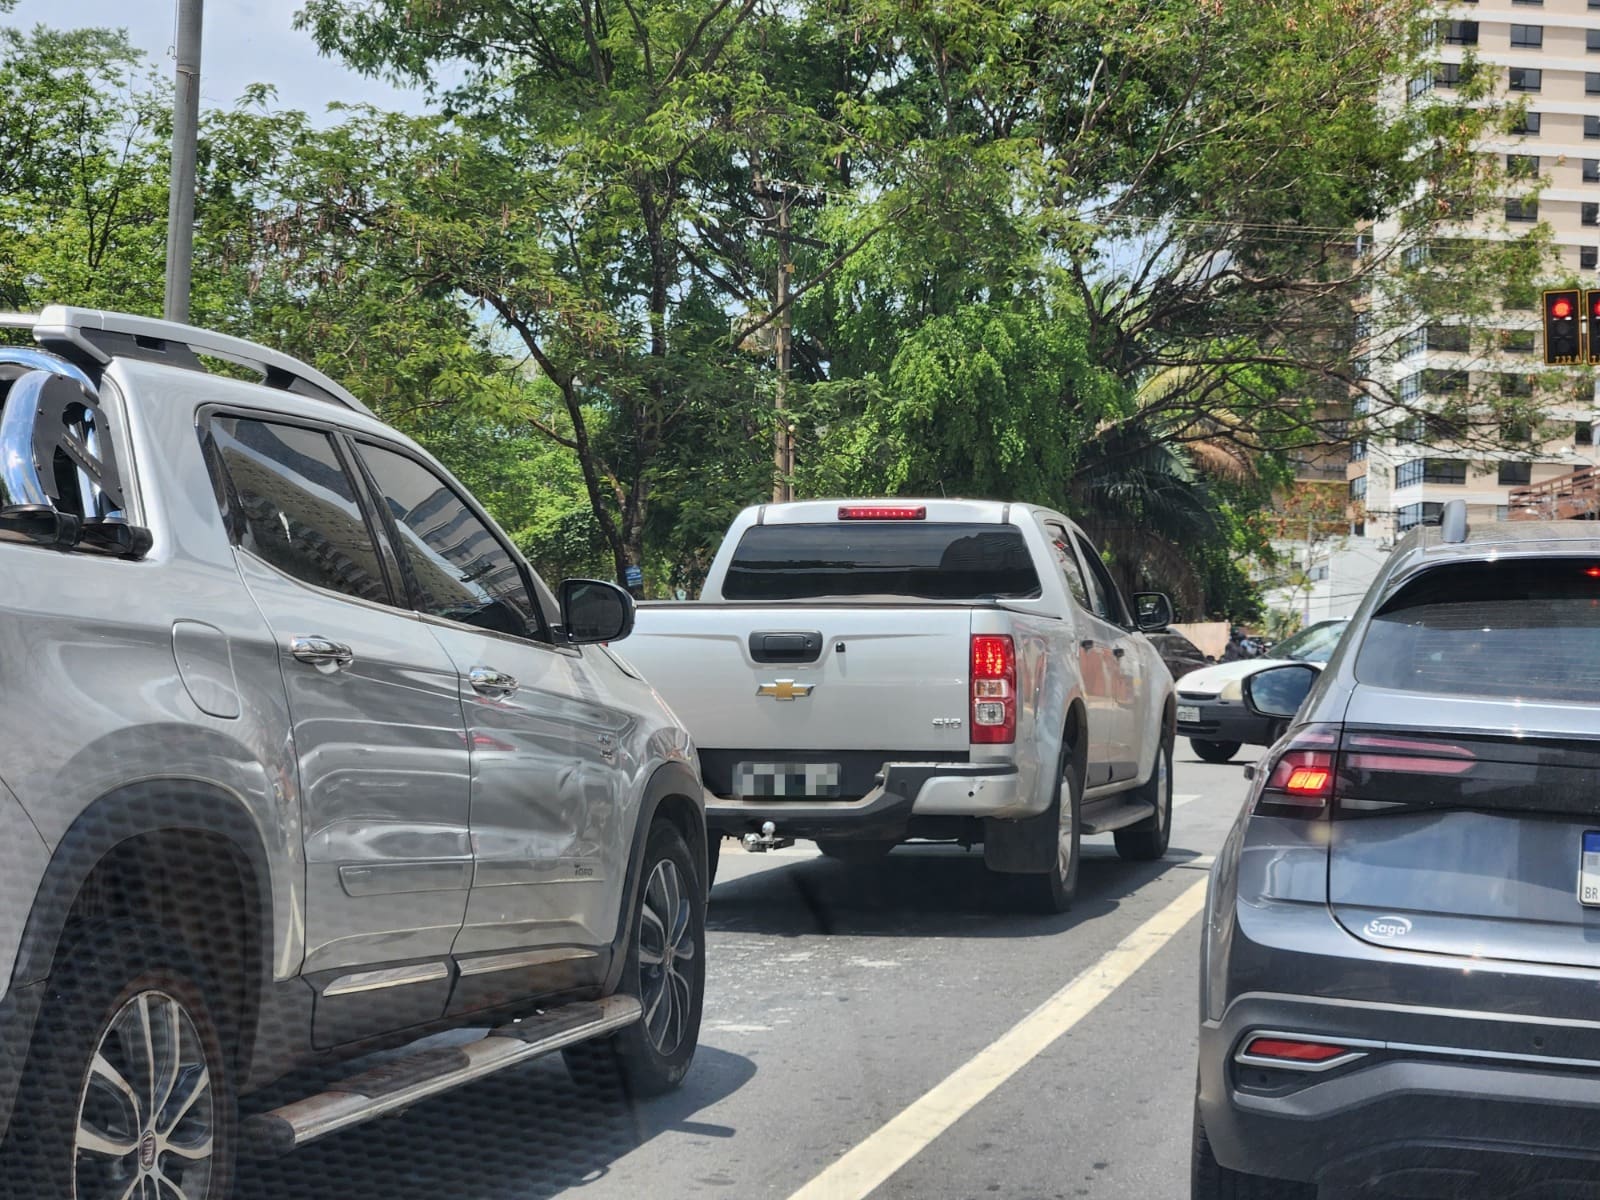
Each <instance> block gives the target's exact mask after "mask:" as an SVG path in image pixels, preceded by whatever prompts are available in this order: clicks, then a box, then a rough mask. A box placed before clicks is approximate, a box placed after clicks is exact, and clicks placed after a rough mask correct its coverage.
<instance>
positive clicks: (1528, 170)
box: [1506, 154, 1539, 179]
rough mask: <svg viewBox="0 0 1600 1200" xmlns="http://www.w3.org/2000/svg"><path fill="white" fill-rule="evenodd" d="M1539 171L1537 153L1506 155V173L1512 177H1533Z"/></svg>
mask: <svg viewBox="0 0 1600 1200" xmlns="http://www.w3.org/2000/svg"><path fill="white" fill-rule="evenodd" d="M1538 173H1539V156H1538V155H1537V154H1508V155H1506V174H1507V175H1509V176H1510V177H1511V178H1512V179H1531V178H1533V177H1534V176H1535V175H1537V174H1538Z"/></svg>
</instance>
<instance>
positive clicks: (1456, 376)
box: [1422, 371, 1467, 396]
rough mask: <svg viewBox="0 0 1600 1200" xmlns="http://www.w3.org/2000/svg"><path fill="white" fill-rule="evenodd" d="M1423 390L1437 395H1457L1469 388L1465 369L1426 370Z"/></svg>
mask: <svg viewBox="0 0 1600 1200" xmlns="http://www.w3.org/2000/svg"><path fill="white" fill-rule="evenodd" d="M1422 390H1423V391H1425V392H1429V393H1431V394H1432V395H1435V396H1455V395H1459V394H1460V393H1462V392H1465V391H1466V390H1467V373H1466V372H1465V371H1424V372H1423V373H1422Z"/></svg>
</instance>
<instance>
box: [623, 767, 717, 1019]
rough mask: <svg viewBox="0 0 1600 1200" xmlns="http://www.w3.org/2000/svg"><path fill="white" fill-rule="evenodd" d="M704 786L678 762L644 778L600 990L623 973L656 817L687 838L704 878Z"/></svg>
mask: <svg viewBox="0 0 1600 1200" xmlns="http://www.w3.org/2000/svg"><path fill="white" fill-rule="evenodd" d="M704 796H705V791H704V789H703V788H702V787H701V785H700V777H699V776H698V775H696V774H695V772H694V770H693V768H691V767H690V766H689V765H688V764H686V763H682V762H666V763H662V764H661V765H660V766H659V767H657V768H656V769H655V771H654V772H653V773H652V774H651V776H650V781H649V782H648V783H647V784H645V789H644V796H643V798H642V799H641V800H640V803H639V818H638V820H637V821H636V822H635V824H634V828H633V838H632V840H631V843H630V845H629V850H628V867H627V874H626V876H625V878H624V883H623V887H622V905H621V908H620V910H619V911H618V913H617V930H616V934H615V936H614V937H613V938H612V942H611V968H610V970H609V971H608V972H607V973H606V981H605V994H606V995H608V996H609V995H610V994H611V993H612V992H614V991H616V989H617V985H618V983H619V982H620V981H621V979H622V968H623V964H624V963H625V962H626V960H627V957H628V955H627V950H628V938H629V937H630V936H631V935H632V932H633V929H632V925H633V923H632V921H630V920H629V919H628V917H629V914H630V913H632V912H633V909H634V905H635V903H636V902H637V901H638V897H639V887H640V885H641V883H642V876H643V866H644V850H645V842H646V841H647V840H648V839H649V836H650V827H651V826H652V825H653V824H655V822H656V820H657V819H658V818H665V819H666V820H668V821H671V822H672V824H673V826H674V827H675V828H676V829H677V830H678V832H679V833H681V834H682V835H683V840H684V841H685V842H686V843H688V846H689V856H690V857H691V858H692V859H693V860H694V866H695V870H696V871H697V872H698V874H699V878H700V879H701V880H702V881H703V880H705V878H706V861H707V851H706V811H705V800H704Z"/></svg>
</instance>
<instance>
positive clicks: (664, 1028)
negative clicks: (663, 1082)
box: [639, 858, 697, 1056]
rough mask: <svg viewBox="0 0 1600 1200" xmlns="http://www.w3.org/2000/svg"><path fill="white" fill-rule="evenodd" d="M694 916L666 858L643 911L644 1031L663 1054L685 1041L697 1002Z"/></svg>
mask: <svg viewBox="0 0 1600 1200" xmlns="http://www.w3.org/2000/svg"><path fill="white" fill-rule="evenodd" d="M693 915H694V908H693V905H692V903H691V902H690V898H689V893H688V889H687V888H685V887H684V881H683V875H682V874H681V873H680V872H679V870H678V866H677V864H676V863H674V862H673V861H672V860H671V859H665V858H664V859H662V860H661V861H660V862H658V863H656V866H655V870H653V871H651V872H650V881H649V882H648V883H647V884H646V885H645V891H644V904H643V905H642V906H641V908H640V911H639V1000H640V1003H641V1004H642V1005H643V1006H644V1027H645V1032H646V1033H647V1034H648V1035H649V1038H650V1042H651V1044H652V1045H653V1046H654V1047H655V1048H656V1051H657V1053H659V1054H661V1055H663V1056H669V1055H671V1054H673V1053H675V1052H676V1051H677V1049H678V1047H679V1046H680V1045H681V1044H682V1043H683V1037H684V1031H685V1028H686V1025H687V1022H688V1019H689V1013H690V1009H691V1005H692V1002H693V1000H694V983H693V982H692V980H691V978H690V975H689V963H691V962H692V961H693V960H694V957H695V954H696V952H697V948H696V946H695V940H694V931H693V930H692V929H691V928H690V926H691V924H692V923H693Z"/></svg>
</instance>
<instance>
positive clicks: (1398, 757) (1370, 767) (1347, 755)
mask: <svg viewBox="0 0 1600 1200" xmlns="http://www.w3.org/2000/svg"><path fill="white" fill-rule="evenodd" d="M1343 762H1344V765H1345V766H1346V767H1348V768H1349V769H1350V770H1352V771H1386V772H1394V773H1396V774H1402V775H1465V774H1466V773H1467V772H1468V771H1470V770H1472V768H1473V767H1474V766H1476V765H1477V762H1478V758H1477V755H1475V754H1473V753H1472V751H1471V750H1468V749H1467V748H1466V747H1465V746H1456V745H1452V744H1451V743H1449V742H1428V741H1422V740H1419V739H1416V738H1405V737H1387V736H1384V735H1382V734H1374V733H1352V734H1350V735H1349V736H1348V737H1346V738H1345V742H1344V759H1343Z"/></svg>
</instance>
